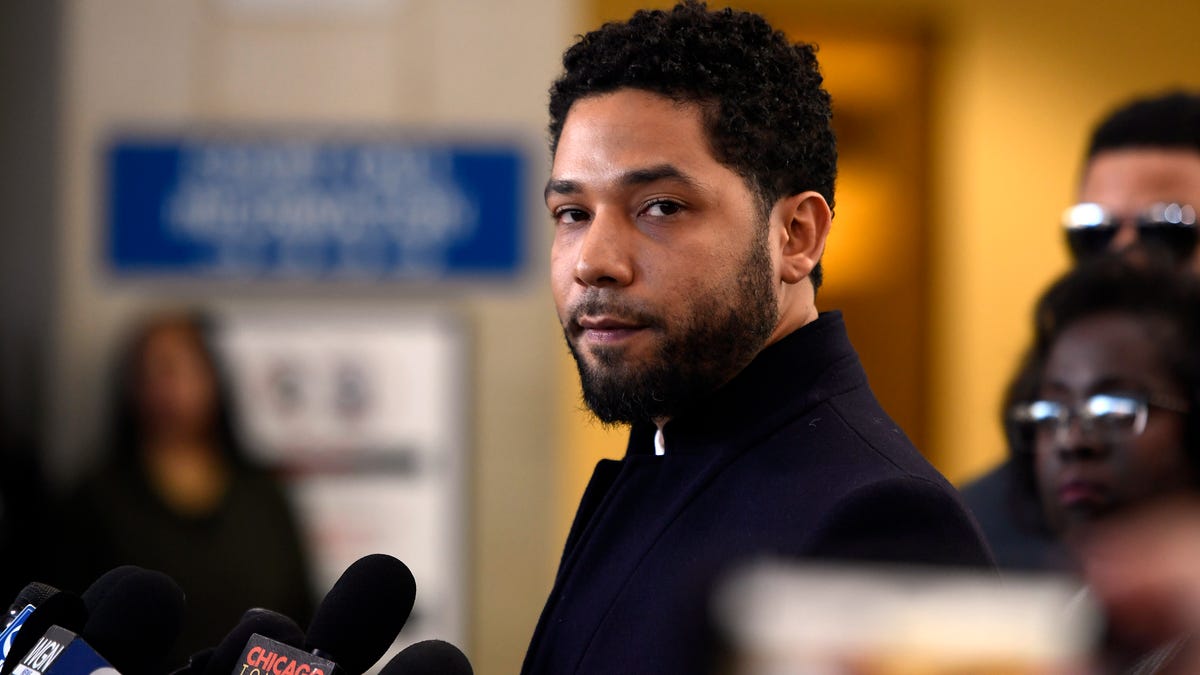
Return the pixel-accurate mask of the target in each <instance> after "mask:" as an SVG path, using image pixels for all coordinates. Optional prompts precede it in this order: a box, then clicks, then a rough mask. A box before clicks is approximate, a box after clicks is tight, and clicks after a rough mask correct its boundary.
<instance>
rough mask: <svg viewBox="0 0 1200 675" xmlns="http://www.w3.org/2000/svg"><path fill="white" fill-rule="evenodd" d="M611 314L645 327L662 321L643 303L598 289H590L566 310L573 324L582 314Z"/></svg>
mask: <svg viewBox="0 0 1200 675" xmlns="http://www.w3.org/2000/svg"><path fill="white" fill-rule="evenodd" d="M599 315H605V316H612V317H616V318H619V319H621V320H623V321H630V322H632V323H636V324H638V325H641V326H645V327H647V328H656V327H659V326H660V325H661V323H662V321H661V320H660V319H659V317H658V315H657V314H655V313H654V312H653V311H651V310H650V309H649V308H648V307H646V306H645V305H644V304H642V303H639V302H634V301H631V300H628V299H624V298H616V297H613V296H611V295H610V294H606V293H604V291H602V290H599V289H592V290H591V291H589V292H587V293H586V294H585V295H584V296H583V297H582V298H580V300H579V301H578V302H576V303H575V304H574V305H573V306H572V307H571V308H570V310H569V311H568V312H567V317H568V319H569V320H570V322H571V323H572V324H573V325H576V326H578V325H579V319H580V318H581V317H584V316H599Z"/></svg>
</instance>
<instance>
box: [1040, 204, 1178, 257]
mask: <svg viewBox="0 0 1200 675" xmlns="http://www.w3.org/2000/svg"><path fill="white" fill-rule="evenodd" d="M1125 223H1131V224H1132V225H1133V226H1134V227H1136V228H1137V236H1138V243H1140V244H1142V245H1143V246H1146V247H1150V248H1155V249H1159V250H1161V251H1165V252H1166V253H1167V254H1169V255H1170V256H1171V258H1173V259H1174V260H1175V261H1176V262H1182V261H1184V260H1187V259H1188V258H1190V257H1192V253H1194V252H1195V250H1196V242H1197V232H1196V209H1194V208H1193V207H1191V206H1189V205H1187V204H1155V205H1153V206H1151V207H1149V208H1147V209H1145V210H1143V211H1141V212H1140V213H1138V214H1136V215H1134V216H1132V217H1126V218H1121V217H1118V216H1116V215H1114V214H1113V213H1112V212H1110V211H1108V210H1106V209H1105V208H1104V207H1103V206H1100V205H1099V204H1092V203H1089V202H1085V203H1082V204H1076V205H1075V206H1072V207H1070V208H1069V209H1067V210H1066V211H1064V212H1063V218H1062V224H1063V228H1064V230H1065V231H1066V234H1067V246H1068V247H1070V249H1071V255H1072V256H1074V258H1075V260H1076V261H1080V260H1085V259H1088V258H1092V257H1095V256H1097V255H1099V254H1101V253H1104V252H1105V251H1107V250H1109V246H1110V245H1112V241H1113V239H1114V238H1115V237H1116V236H1117V231H1118V230H1120V229H1121V226H1122V225H1124V224H1125Z"/></svg>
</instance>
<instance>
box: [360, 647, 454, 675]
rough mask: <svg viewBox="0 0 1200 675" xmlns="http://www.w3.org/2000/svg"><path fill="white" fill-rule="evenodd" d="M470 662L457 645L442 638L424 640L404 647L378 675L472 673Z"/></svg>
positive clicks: (449, 674)
mask: <svg viewBox="0 0 1200 675" xmlns="http://www.w3.org/2000/svg"><path fill="white" fill-rule="evenodd" d="M474 673H475V671H474V670H473V669H472V668H471V662H470V661H469V660H467V656H466V654H463V653H462V652H461V651H460V650H459V649H458V647H455V646H454V645H452V644H450V643H449V642H444V641H442V640H424V641H422V642H418V643H416V644H412V645H409V646H408V647H405V648H404V649H403V650H402V651H401V652H400V653H399V654H397V655H395V656H393V657H392V660H391V661H388V662H387V665H385V666H384V667H383V669H382V670H380V671H379V675H474Z"/></svg>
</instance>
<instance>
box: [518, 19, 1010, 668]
mask: <svg viewBox="0 0 1200 675" xmlns="http://www.w3.org/2000/svg"><path fill="white" fill-rule="evenodd" d="M563 62H564V65H565V67H566V72H565V73H564V74H563V75H562V77H560V78H559V80H558V81H556V82H555V84H554V86H553V87H552V89H551V100H550V117H551V122H550V138H551V151H552V153H553V157H554V160H553V168H552V171H551V177H550V180H549V182H548V183H547V186H546V204H547V207H548V209H549V211H550V214H551V217H552V220H553V222H554V243H553V248H552V253H551V275H552V288H553V292H554V297H555V304H556V306H557V309H558V315H559V319H560V321H561V323H562V326H563V331H564V333H565V336H566V339H567V343H568V345H569V347H570V349H571V351H572V353H573V354H574V356H575V359H576V362H577V364H578V366H579V372H580V377H581V380H582V383H583V392H584V400H585V401H586V402H587V404H588V406H589V407H590V408H591V409H592V411H593V412H594V413H595V414H596V416H597V417H598V418H599V419H600V420H602V421H603V422H606V423H627V424H631V425H632V429H631V433H630V439H629V450H628V453H627V455H626V456H625V458H624V459H622V460H621V461H604V462H601V463H600V464H599V466H597V468H596V472H595V474H594V476H593V477H592V480H591V483H590V484H589V485H588V488H587V491H586V493H585V494H584V497H583V501H582V503H581V504H580V507H579V511H578V513H577V515H576V518H575V522H574V525H573V526H572V528H571V532H570V535H569V537H568V540H567V544H566V550H565V552H564V554H563V558H562V562H561V566H560V568H559V572H558V575H557V579H556V581H555V585H554V589H553V591H552V592H551V595H550V598H549V600H548V601H547V603H546V607H545V609H544V611H543V613H542V617H541V620H540V622H539V624H538V627H537V629H536V632H535V634H534V636H533V641H532V644H531V645H530V648H529V652H528V654H527V655H526V660H525V667H524V672H525V673H528V674H533V673H538V674H542V673H545V674H553V675H564V674H568V673H605V674H609V673H695V672H705V671H706V670H708V669H709V668H710V666H711V662H710V659H711V654H710V652H709V649H708V646H709V642H710V641H709V640H708V639H707V638H708V636H707V634H706V629H705V626H706V618H705V617H706V612H707V605H708V601H709V599H708V595H709V593H710V591H711V589H712V587H713V584H714V583H715V582H716V581H717V580H718V579H719V578H720V577H721V576H722V574H724V573H725V572H727V571H728V570H729V569H731V568H732V567H733V566H736V565H738V564H741V563H744V562H746V561H748V560H752V559H753V558H755V557H758V556H762V555H776V556H780V555H782V556H795V557H822V558H826V559H829V558H832V559H851V560H869V561H901V562H913V563H921V564H948V565H970V566H987V565H989V564H990V556H989V554H988V552H987V550H986V546H985V545H984V544H983V542H982V540H981V538H980V536H979V533H978V531H977V528H976V526H975V524H974V522H973V521H972V519H971V517H970V516H969V515H968V514H967V512H966V511H965V509H964V508H963V506H962V505H961V503H960V502H959V500H958V497H957V494H956V493H955V492H954V490H953V489H952V488H951V487H950V485H948V484H947V483H946V481H945V480H944V479H943V478H942V477H941V476H940V475H939V474H938V473H937V471H935V470H934V469H933V468H932V467H930V466H929V465H928V463H926V462H925V461H924V459H922V457H921V456H920V454H919V453H918V452H917V451H916V450H915V449H914V448H913V447H912V444H911V443H910V442H909V441H908V440H907V438H905V436H904V434H903V432H901V430H900V429H899V428H897V427H896V425H895V424H894V423H893V422H892V421H891V420H890V419H889V418H888V416H887V414H886V413H884V412H883V410H882V409H881V408H880V407H879V404H878V402H877V401H876V400H875V398H874V396H873V395H872V393H871V391H870V389H869V387H868V386H867V381H866V376H865V375H864V373H863V370H862V367H861V365H860V364H859V361H858V358H857V356H856V355H855V352H854V349H853V348H852V347H851V346H850V343H849V341H848V340H847V337H846V332H845V327H844V325H843V323H842V319H841V316H840V315H839V314H837V313H836V312H829V313H823V314H819V313H818V311H817V308H816V305H815V293H816V289H817V287H818V286H819V285H820V279H821V273H820V265H819V262H820V259H821V254H822V252H823V250H824V246H825V239H826V236H827V235H828V232H829V227H830V222H831V220H832V207H831V205H832V203H833V184H834V175H835V173H836V149H835V141H834V136H833V132H832V130H831V128H830V117H831V112H830V100H829V95H828V94H827V93H826V92H825V91H824V90H823V89H822V87H821V75H820V73H819V71H818V69H817V62H816V58H815V56H814V53H813V48H812V47H811V46H810V45H805V44H798V45H792V44H790V43H789V42H788V40H787V38H786V37H785V36H784V35H783V34H782V33H779V32H776V31H774V30H772V29H771V28H770V26H768V25H767V24H766V22H765V21H764V20H763V19H762V18H761V17H759V16H757V15H754V14H749V13H744V12H733V11H730V10H724V11H720V12H709V11H708V10H707V9H706V8H705V7H704V6H703V5H699V4H694V3H686V4H683V5H680V6H677V7H676V8H675V9H674V10H671V11H669V12H660V11H656V12H639V13H637V14H635V15H634V16H633V18H631V19H630V20H629V21H628V22H625V23H621V24H609V25H606V26H605V27H603V28H601V29H599V30H598V31H595V32H593V33H590V34H588V35H586V36H584V37H583V38H581V39H580V40H579V42H578V43H576V45H575V46H573V47H572V48H571V49H570V50H568V52H567V53H566V55H565V56H564V59H563Z"/></svg>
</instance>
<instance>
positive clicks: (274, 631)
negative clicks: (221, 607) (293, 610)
mask: <svg viewBox="0 0 1200 675" xmlns="http://www.w3.org/2000/svg"><path fill="white" fill-rule="evenodd" d="M255 633H258V634H259V635H261V636H263V637H267V638H271V639H272V640H275V641H276V642H282V643H283V644H285V645H289V646H291V647H297V648H298V647H300V646H301V645H303V644H304V631H303V630H301V629H300V626H299V625H297V624H296V622H295V621H293V620H292V619H291V618H290V617H287V616H284V615H283V614H280V613H279V612H273V611H271V610H269V609H258V608H256V609H251V610H249V611H248V612H246V613H245V614H243V615H242V620H241V621H239V622H238V625H236V626H234V628H233V630H231V631H229V634H228V635H226V636H225V637H224V638H223V639H222V640H221V643H220V644H219V645H217V648H216V649H214V650H213V653H212V656H211V657H210V658H209V660H208V665H207V666H205V668H204V671H203V672H204V674H205V675H229V674H230V673H232V672H234V666H236V665H237V662H238V658H239V657H240V656H241V655H242V651H243V650H244V649H245V648H246V642H247V641H249V640H250V636H251V635H254V634H255ZM197 672H198V671H197Z"/></svg>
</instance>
